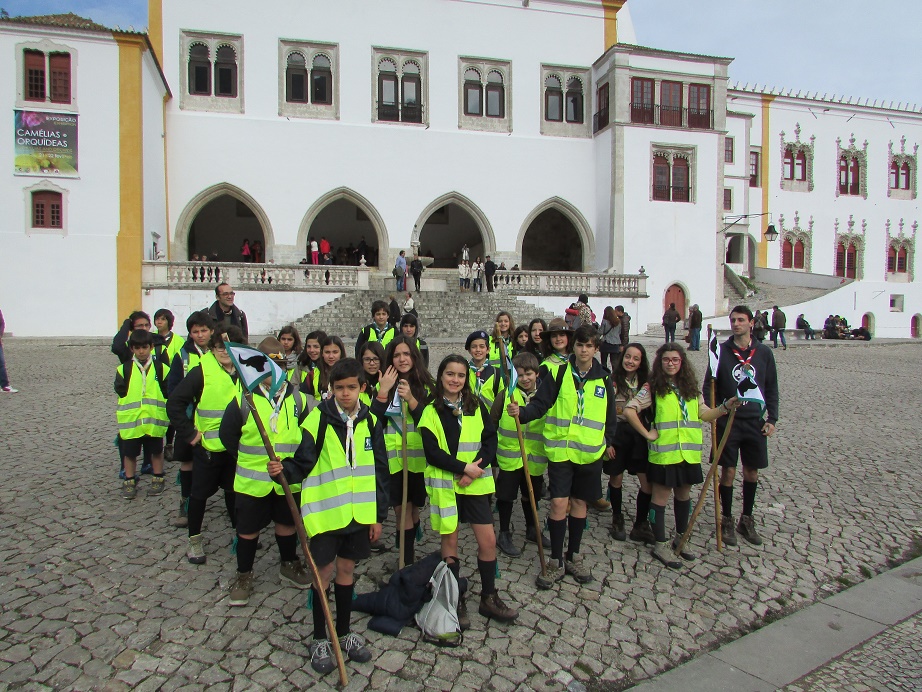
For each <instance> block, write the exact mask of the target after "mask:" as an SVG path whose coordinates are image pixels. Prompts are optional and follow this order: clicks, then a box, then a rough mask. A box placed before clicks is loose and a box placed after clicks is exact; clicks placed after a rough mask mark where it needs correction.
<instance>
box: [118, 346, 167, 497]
mask: <svg viewBox="0 0 922 692" xmlns="http://www.w3.org/2000/svg"><path fill="white" fill-rule="evenodd" d="M128 348H129V349H131V359H130V360H128V361H126V362H125V363H123V364H122V365H119V366H118V368H117V369H116V371H115V393H116V394H118V397H119V398H118V406H117V408H116V411H115V418H116V420H117V422H118V436H119V440H120V447H121V452H122V461H123V463H124V467H125V480H124V481H123V482H122V497H123V498H125V499H126V500H133V499H134V498H135V497H136V496H137V493H138V490H137V478H136V477H135V471H136V470H137V461H138V455H139V454H140V453H141V451H142V449H143V450H145V451H147V452H148V453H149V454H150V456H151V463H152V465H153V470H154V478H153V480H152V481H151V486H150V491H149V492H148V494H149V495H160V494H161V493H163V488H164V482H163V435H164V433H166V429H167V426H168V425H169V420H167V416H166V377H167V375H168V374H169V372H170V368H169V367H168V366H166V365H164V364H163V362H161V361H160V360H159V359H157V358H153V357H152V356H151V351H152V350H153V348H154V338H153V336H152V335H151V333H150V332H147V331H144V330H140V329H139V330H135V331H133V332H132V333H131V336H129V337H128Z"/></svg>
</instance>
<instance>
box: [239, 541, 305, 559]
mask: <svg viewBox="0 0 922 692" xmlns="http://www.w3.org/2000/svg"><path fill="white" fill-rule="evenodd" d="M275 543H276V545H278V547H279V557H280V558H281V560H282V562H294V561H295V560H297V559H298V537H297V535H295V534H292V535H291V536H279V535H278V534H275ZM237 550H238V551H239V550H240V543H239V542H238V543H237Z"/></svg>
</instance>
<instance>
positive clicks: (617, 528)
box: [608, 514, 627, 541]
mask: <svg viewBox="0 0 922 692" xmlns="http://www.w3.org/2000/svg"><path fill="white" fill-rule="evenodd" d="M608 533H609V534H611V537H612V538H614V539H615V540H616V541H626V540H627V534H626V533H625V531H624V517H623V516H621V515H620V514H619V515H618V516H612V518H611V528H610V529H609V530H608Z"/></svg>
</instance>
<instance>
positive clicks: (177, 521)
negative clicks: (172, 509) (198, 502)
mask: <svg viewBox="0 0 922 692" xmlns="http://www.w3.org/2000/svg"><path fill="white" fill-rule="evenodd" d="M188 504H189V498H186V497H184V498H183V499H181V500H180V501H179V509H178V510H177V511H176V516H175V517H173V519H172V521H170V523H171V524H172V525H173V526H175V527H177V528H180V529H184V528H186V527H187V526H189V511H188Z"/></svg>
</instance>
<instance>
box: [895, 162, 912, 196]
mask: <svg viewBox="0 0 922 692" xmlns="http://www.w3.org/2000/svg"><path fill="white" fill-rule="evenodd" d="M911 181H912V173H911V172H910V169H909V163H906V162H904V163H903V164H902V165H900V164H899V162H897V161H894V162H893V163H891V164H890V189H891V190H908V189H909V183H910V182H911Z"/></svg>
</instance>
